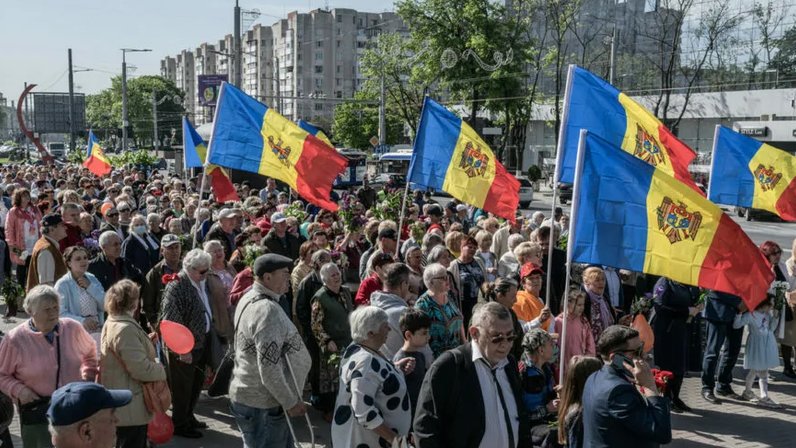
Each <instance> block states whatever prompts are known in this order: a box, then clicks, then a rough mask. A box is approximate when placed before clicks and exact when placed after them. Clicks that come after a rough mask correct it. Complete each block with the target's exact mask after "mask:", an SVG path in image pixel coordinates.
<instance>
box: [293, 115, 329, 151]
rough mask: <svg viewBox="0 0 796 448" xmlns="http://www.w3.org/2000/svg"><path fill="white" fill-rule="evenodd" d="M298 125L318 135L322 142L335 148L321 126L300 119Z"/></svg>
mask: <svg viewBox="0 0 796 448" xmlns="http://www.w3.org/2000/svg"><path fill="white" fill-rule="evenodd" d="M298 125H299V127H300V128H301V129H304V130H305V131H307V132H308V133H310V134H312V135H314V136H316V137H318V138H319V139H320V140H321V141H322V142H324V143H326V144H327V145H329V146H331V147H332V148H334V145H333V144H332V141H331V140H329V137H327V136H326V134H325V133H324V132H323V131H322V130H320V128H317V127H315V126H314V125H312V124H310V123H309V122H307V121H304V120H299V121H298Z"/></svg>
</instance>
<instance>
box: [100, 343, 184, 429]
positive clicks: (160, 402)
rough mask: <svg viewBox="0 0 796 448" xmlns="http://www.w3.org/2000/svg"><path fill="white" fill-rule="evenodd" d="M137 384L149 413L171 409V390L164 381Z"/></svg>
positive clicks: (115, 355) (120, 362)
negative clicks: (139, 385) (139, 386)
mask: <svg viewBox="0 0 796 448" xmlns="http://www.w3.org/2000/svg"><path fill="white" fill-rule="evenodd" d="M141 331H143V330H141ZM147 338H149V336H147ZM108 351H109V352H111V353H113V356H114V357H116V360H117V361H119V364H121V365H122V368H123V369H124V371H125V372H127V375H128V376H130V378H132V379H133V380H134V381H138V380H136V379H135V378H133V376H132V375H130V371H129V370H128V369H127V364H125V363H124V361H123V360H122V358H121V357H120V356H119V355H118V354H117V353H116V352H114V351H113V350H110V349H109V350H108ZM138 382H139V383H141V389H142V390H143V392H144V405H145V406H146V408H147V410H148V411H149V412H150V413H152V414H157V413H162V412H166V411H167V410H168V409H169V407H171V389H169V383H168V382H166V380H158V381H138Z"/></svg>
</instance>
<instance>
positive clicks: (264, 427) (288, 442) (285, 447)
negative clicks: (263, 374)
mask: <svg viewBox="0 0 796 448" xmlns="http://www.w3.org/2000/svg"><path fill="white" fill-rule="evenodd" d="M229 409H230V411H232V415H234V416H235V421H236V422H237V423H238V429H240V432H241V433H242V434H243V446H244V447H245V448H293V437H291V435H290V429H289V428H288V426H287V420H286V416H285V412H284V411H283V410H282V408H281V407H279V406H277V407H275V408H269V409H259V408H253V407H251V406H246V405H245V404H241V403H235V402H234V401H231V402H230V404H229Z"/></svg>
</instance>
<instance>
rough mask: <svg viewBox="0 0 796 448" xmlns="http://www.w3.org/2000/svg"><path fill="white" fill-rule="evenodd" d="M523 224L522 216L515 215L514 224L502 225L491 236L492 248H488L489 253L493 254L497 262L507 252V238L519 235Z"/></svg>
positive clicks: (508, 222)
mask: <svg viewBox="0 0 796 448" xmlns="http://www.w3.org/2000/svg"><path fill="white" fill-rule="evenodd" d="M523 222H524V218H523V216H522V215H517V217H516V218H515V219H514V222H511V221H507V222H506V223H505V224H503V227H501V228H499V229H498V230H497V231H496V232H495V234H494V235H493V236H492V247H491V248H490V252H492V253H493V254H495V257H497V259H498V260H499V259H500V258H502V257H503V255H504V254H505V253H506V252H508V251H509V236H511V235H514V234H515V233H520V231H521V230H522V224H523Z"/></svg>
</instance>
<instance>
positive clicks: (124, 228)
mask: <svg viewBox="0 0 796 448" xmlns="http://www.w3.org/2000/svg"><path fill="white" fill-rule="evenodd" d="M106 230H113V231H114V232H117V230H121V231H122V234H123V235H124V238H127V235H129V233H130V229H129V228H128V226H125V225H123V224H119V225H118V226H116V227H114V226H112V225H110V224H109V223H107V222H104V223H102V225H101V226H100V228H99V231H100V235H102V233H103V232H105V231H106ZM117 233H118V232H117ZM124 238H122V239H124Z"/></svg>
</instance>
